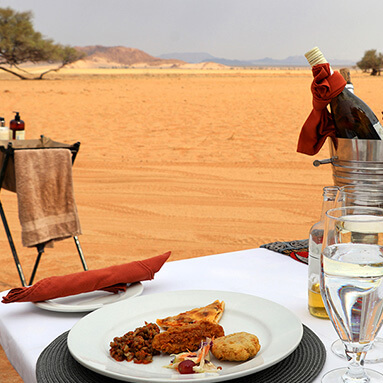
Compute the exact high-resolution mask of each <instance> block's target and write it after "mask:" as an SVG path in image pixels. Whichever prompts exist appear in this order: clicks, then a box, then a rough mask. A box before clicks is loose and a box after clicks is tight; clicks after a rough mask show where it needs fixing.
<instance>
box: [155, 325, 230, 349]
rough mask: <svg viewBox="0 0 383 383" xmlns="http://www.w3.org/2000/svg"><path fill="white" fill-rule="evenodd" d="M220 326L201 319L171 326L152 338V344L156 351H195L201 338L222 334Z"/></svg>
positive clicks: (215, 336) (220, 335) (216, 336)
mask: <svg viewBox="0 0 383 383" xmlns="http://www.w3.org/2000/svg"><path fill="white" fill-rule="evenodd" d="M224 335H225V333H224V330H223V328H222V326H220V325H219V324H217V323H212V322H208V321H201V322H196V323H192V324H185V325H184V326H179V327H171V328H169V330H167V331H164V332H161V333H160V334H157V335H156V336H155V337H154V338H153V342H152V346H153V349H155V350H157V351H162V352H164V353H167V354H178V353H180V352H182V351H195V350H197V349H198V347H199V345H200V344H201V341H202V340H205V339H206V338H218V337H222V336H224Z"/></svg>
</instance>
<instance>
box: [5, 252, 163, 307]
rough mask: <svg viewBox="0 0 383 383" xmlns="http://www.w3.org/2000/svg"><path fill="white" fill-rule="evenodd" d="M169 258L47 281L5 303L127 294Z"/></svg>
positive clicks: (7, 298) (17, 291)
mask: <svg viewBox="0 0 383 383" xmlns="http://www.w3.org/2000/svg"><path fill="white" fill-rule="evenodd" d="M169 256H170V251H168V252H167V253H165V254H162V255H158V256H156V257H152V258H148V259H145V260H143V261H134V262H130V263H125V264H123V265H116V266H110V267H107V268H104V269H98V270H89V271H81V272H79V273H75V274H69V275H63V276H58V277H49V278H45V279H42V280H40V281H38V282H37V283H35V284H34V285H32V286H29V287H18V288H15V289H12V290H10V291H9V292H8V294H7V295H6V296H4V297H3V300H2V303H12V302H40V301H46V300H48V299H55V298H60V297H67V296H69V295H76V294H81V293H87V292H90V291H94V290H106V291H110V292H114V293H117V292H118V291H123V290H125V289H126V284H127V283H133V282H139V281H146V280H150V279H153V278H154V274H155V273H156V272H157V271H159V270H160V269H161V267H162V265H163V264H164V263H165V262H166V260H167V259H168V258H169Z"/></svg>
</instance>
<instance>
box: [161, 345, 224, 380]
mask: <svg viewBox="0 0 383 383" xmlns="http://www.w3.org/2000/svg"><path fill="white" fill-rule="evenodd" d="M211 345H212V341H211V339H210V338H207V339H206V341H205V342H204V341H202V342H201V345H200V347H199V349H198V350H197V351H196V352H182V353H180V354H176V355H172V357H173V358H172V360H171V362H170V364H169V365H167V366H165V367H167V368H173V369H175V370H177V371H178V372H179V373H180V374H194V373H195V372H200V373H202V372H218V371H219V370H222V368H221V367H216V366H215V365H214V364H213V363H212V362H211V361H210V348H211Z"/></svg>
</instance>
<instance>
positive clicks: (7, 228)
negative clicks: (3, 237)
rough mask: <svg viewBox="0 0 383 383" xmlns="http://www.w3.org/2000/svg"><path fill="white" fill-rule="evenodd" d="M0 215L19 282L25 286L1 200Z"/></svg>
mask: <svg viewBox="0 0 383 383" xmlns="http://www.w3.org/2000/svg"><path fill="white" fill-rule="evenodd" d="M0 215H1V219H2V221H3V225H4V229H5V233H6V234H7V238H8V242H9V246H10V247H11V251H12V255H13V259H14V260H15V263H16V268H17V272H18V273H19V277H20V281H21V284H22V285H23V287H25V286H26V285H27V282H26V280H25V277H24V273H23V269H22V267H21V264H20V260H19V257H18V255H17V252H16V248H15V244H14V242H13V239H12V235H11V231H10V230H9V226H8V222H7V219H6V217H5V214H4V209H3V204H2V203H1V201H0Z"/></svg>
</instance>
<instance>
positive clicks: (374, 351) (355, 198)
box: [331, 184, 383, 363]
mask: <svg viewBox="0 0 383 383" xmlns="http://www.w3.org/2000/svg"><path fill="white" fill-rule="evenodd" d="M334 206H336V207H338V206H339V207H342V206H369V207H380V208H383V185H378V184H357V185H346V186H343V187H341V188H340V189H339V191H338V193H337V197H336V199H335V204H334ZM331 350H332V352H333V353H334V354H335V355H337V356H339V357H340V358H346V354H345V349H344V345H343V343H342V341H341V340H340V339H338V340H336V341H335V342H333V344H332V345H331ZM364 362H365V363H382V362H383V339H382V338H380V337H377V338H375V340H374V342H373V345H372V347H371V349H370V350H369V351H368V354H367V357H366V359H365V360H364Z"/></svg>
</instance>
